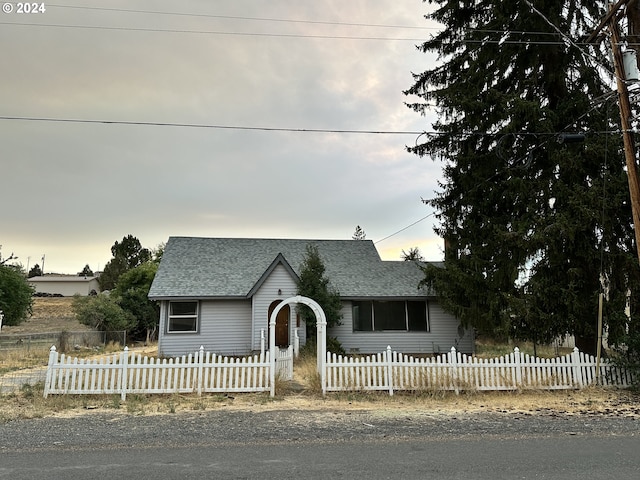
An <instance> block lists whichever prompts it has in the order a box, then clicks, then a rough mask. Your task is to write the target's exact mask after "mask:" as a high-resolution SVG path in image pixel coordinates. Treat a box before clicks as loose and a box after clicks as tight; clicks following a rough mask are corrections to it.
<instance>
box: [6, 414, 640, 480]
mask: <svg viewBox="0 0 640 480" xmlns="http://www.w3.org/2000/svg"><path fill="white" fill-rule="evenodd" d="M4 478H7V479H12V480H21V479H29V480H37V479H44V478H47V479H50V478H61V479H68V480H75V479H84V478H95V479H101V478H105V479H107V478H108V479H110V480H113V479H119V478H125V479H127V478H135V479H138V480H145V479H154V480H165V479H182V478H224V479H254V478H256V479H257V478H261V479H263V478H282V479H288V478H308V479H320V478H322V479H333V478H345V479H346V478H348V479H360V478H362V479H364V478H366V479H368V480H372V479H386V478H389V479H426V478H438V479H465V480H469V479H477V480H484V479H581V480H582V479H608V478H615V479H625V480H626V479H635V478H640V420H639V419H638V417H637V416H606V415H600V416H589V415H558V414H549V415H545V414H541V415H519V414H513V413H511V414H495V413H491V414H482V413H480V414H463V415H455V416H454V415H431V414H429V412H419V413H416V412H411V413H410V414H407V413H403V412H397V413H394V412H388V411H387V412H376V411H368V410H362V411H352V412H343V411H303V410H301V411H272V412H255V413H254V412H246V411H243V412H239V411H237V412H231V411H230V412H226V411H210V412H201V413H186V414H176V415H165V416H130V415H124V414H113V415H111V414H96V415H86V416H82V417H78V418H68V419H65V418H49V419H36V420H21V421H13V422H8V423H5V424H2V425H0V479H4Z"/></svg>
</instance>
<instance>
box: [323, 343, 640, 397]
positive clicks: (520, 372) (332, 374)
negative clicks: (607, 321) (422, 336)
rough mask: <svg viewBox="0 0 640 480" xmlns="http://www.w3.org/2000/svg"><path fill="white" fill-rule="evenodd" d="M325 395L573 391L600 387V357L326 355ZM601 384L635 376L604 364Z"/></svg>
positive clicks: (628, 380)
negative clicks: (588, 387) (595, 385)
mask: <svg viewBox="0 0 640 480" xmlns="http://www.w3.org/2000/svg"><path fill="white" fill-rule="evenodd" d="M324 367H325V369H326V370H325V378H324V380H323V392H327V391H341V390H383V391H388V392H389V395H393V392H394V391H396V390H454V391H455V392H456V393H458V392H459V391H460V390H516V389H527V388H531V389H569V388H582V387H584V386H587V385H592V384H595V383H596V359H595V357H593V356H591V355H586V354H584V353H583V352H580V351H579V350H578V349H577V348H575V349H574V350H573V353H570V354H567V355H565V356H562V357H557V358H551V359H545V358H538V357H533V356H530V355H527V354H523V353H521V352H520V350H519V349H518V348H517V347H516V348H515V349H514V351H513V353H510V354H507V355H504V356H502V357H498V358H492V359H482V358H477V357H473V356H468V355H465V354H462V353H459V352H456V349H455V348H454V347H452V348H451V351H450V352H448V353H446V354H443V355H439V356H436V357H433V358H414V357H411V356H407V355H403V354H401V353H398V352H394V351H392V350H391V347H387V350H386V351H385V352H381V353H378V354H376V355H370V356H364V357H353V356H341V355H336V354H332V353H330V352H327V357H326V362H325V366H324ZM598 383H599V384H600V385H617V386H628V385H629V384H630V383H631V378H629V377H628V375H627V374H626V373H625V372H621V371H620V370H618V369H616V368H615V367H614V366H612V365H610V364H608V363H606V362H601V363H600V376H599V378H598Z"/></svg>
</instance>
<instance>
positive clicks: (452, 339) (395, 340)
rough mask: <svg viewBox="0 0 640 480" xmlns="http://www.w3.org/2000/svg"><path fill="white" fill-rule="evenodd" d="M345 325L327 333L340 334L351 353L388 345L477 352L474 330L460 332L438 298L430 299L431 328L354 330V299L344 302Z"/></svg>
mask: <svg viewBox="0 0 640 480" xmlns="http://www.w3.org/2000/svg"><path fill="white" fill-rule="evenodd" d="M342 315H343V317H342V325H339V326H337V327H333V328H331V329H330V330H329V331H328V333H327V335H328V336H331V337H336V338H337V339H338V341H339V342H340V343H341V344H342V346H343V348H344V349H345V350H346V352H347V353H349V352H359V353H378V352H382V351H383V350H385V349H386V348H387V346H388V345H390V346H391V348H392V349H393V350H395V351H398V352H402V353H405V354H424V353H438V352H440V353H444V352H447V351H448V350H450V349H451V347H452V346H455V347H456V349H457V350H458V351H461V352H463V353H473V348H474V339H473V331H471V330H467V331H465V332H464V335H463V336H462V338H460V337H459V335H458V321H457V320H456V319H455V318H454V317H453V316H451V315H449V314H448V313H446V312H444V311H443V310H442V308H441V307H440V305H438V303H437V302H436V301H435V300H429V325H430V331H429V332H354V331H353V321H352V314H351V302H343V306H342Z"/></svg>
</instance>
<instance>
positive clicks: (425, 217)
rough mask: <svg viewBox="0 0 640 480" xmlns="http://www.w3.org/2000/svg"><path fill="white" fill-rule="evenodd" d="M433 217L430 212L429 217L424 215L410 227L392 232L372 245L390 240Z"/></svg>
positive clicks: (433, 213)
mask: <svg viewBox="0 0 640 480" xmlns="http://www.w3.org/2000/svg"><path fill="white" fill-rule="evenodd" d="M433 215H435V212H431V213H430V214H429V215H425V216H424V217H422V218H421V219H420V220H416V221H415V222H413V223H412V224H411V225H407V226H406V227H404V228H401V229H400V230H398V231H397V232H394V233H392V234H391V235H387V236H386V237H384V238H381V239H380V240H377V241H375V242H373V244H374V245H376V244H378V243H380V242H384V241H385V240H387V239H389V238H391V237H393V236H395V235H398V234H399V233H402V232H404V231H405V230H407V229H408V228H411V227H413V226H414V225H417V224H418V223H420V222H422V221H423V220H426V219H427V218H429V217H431V216H433Z"/></svg>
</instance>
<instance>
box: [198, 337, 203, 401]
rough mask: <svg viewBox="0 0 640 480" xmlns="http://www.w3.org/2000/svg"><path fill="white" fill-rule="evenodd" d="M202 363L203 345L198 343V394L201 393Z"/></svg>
mask: <svg viewBox="0 0 640 480" xmlns="http://www.w3.org/2000/svg"><path fill="white" fill-rule="evenodd" d="M203 363H204V345H200V350H198V396H201V395H202V370H203V366H204V365H203Z"/></svg>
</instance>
